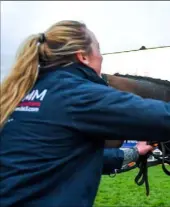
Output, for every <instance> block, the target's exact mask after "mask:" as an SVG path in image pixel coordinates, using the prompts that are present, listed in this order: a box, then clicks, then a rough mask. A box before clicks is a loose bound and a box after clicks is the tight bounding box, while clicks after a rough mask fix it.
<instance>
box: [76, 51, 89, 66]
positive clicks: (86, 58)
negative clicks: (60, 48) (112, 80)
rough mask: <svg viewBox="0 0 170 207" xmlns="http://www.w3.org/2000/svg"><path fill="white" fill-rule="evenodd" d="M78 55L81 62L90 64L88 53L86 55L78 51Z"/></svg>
mask: <svg viewBox="0 0 170 207" xmlns="http://www.w3.org/2000/svg"><path fill="white" fill-rule="evenodd" d="M76 57H77V59H78V60H79V61H80V62H81V63H83V64H85V65H88V64H89V57H88V56H87V55H85V54H84V53H83V52H81V51H80V52H77V53H76Z"/></svg>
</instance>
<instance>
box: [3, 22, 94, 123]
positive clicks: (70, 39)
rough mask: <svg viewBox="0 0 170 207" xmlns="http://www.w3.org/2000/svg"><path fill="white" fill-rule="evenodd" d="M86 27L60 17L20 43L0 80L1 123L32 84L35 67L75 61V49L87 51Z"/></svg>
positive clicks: (36, 75) (37, 68) (86, 52)
mask: <svg viewBox="0 0 170 207" xmlns="http://www.w3.org/2000/svg"><path fill="white" fill-rule="evenodd" d="M87 31H88V30H87V28H86V25H85V24H83V23H81V22H78V21H61V22H58V23H56V24H54V25H53V26H51V27H50V28H49V29H48V30H47V31H46V32H45V33H43V34H37V35H32V36H30V37H29V38H28V39H27V40H26V41H25V43H23V44H22V45H21V47H20V48H19V51H18V54H17V57H16V62H15V64H14V65H13V67H12V70H11V73H10V74H9V76H8V77H7V79H5V80H4V81H3V82H2V84H1V100H0V107H1V112H0V113H1V120H0V126H1V127H2V126H3V125H4V123H5V121H6V120H7V118H8V117H9V115H10V114H11V113H12V112H13V111H14V110H15V108H16V106H17V105H18V104H19V102H20V101H21V100H22V99H23V98H24V96H25V95H26V94H27V93H28V92H29V91H30V90H31V89H32V87H33V86H34V84H35V82H36V80H37V77H38V73H39V67H46V68H48V67H50V66H54V65H55V66H59V65H60V66H62V65H63V66H64V65H66V64H69V63H72V62H76V61H78V59H77V56H76V53H77V52H78V51H79V52H80V51H81V52H82V53H85V54H89V53H90V52H91V42H92V40H91V37H90V35H89V33H88V32H87Z"/></svg>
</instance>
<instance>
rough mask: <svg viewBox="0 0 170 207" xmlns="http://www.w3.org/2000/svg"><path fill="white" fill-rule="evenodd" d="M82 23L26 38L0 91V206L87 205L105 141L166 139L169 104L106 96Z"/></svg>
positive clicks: (94, 48) (113, 93)
mask: <svg viewBox="0 0 170 207" xmlns="http://www.w3.org/2000/svg"><path fill="white" fill-rule="evenodd" d="M101 64H102V56H101V54H100V49H99V44H98V42H97V40H96V38H95V36H94V34H93V33H92V32H91V31H90V30H89V29H88V28H87V27H86V26H85V25H84V24H82V23H80V22H76V21H62V22H59V23H57V24H55V25H53V26H52V27H50V28H49V29H48V30H47V31H46V32H45V33H44V34H38V35H34V36H31V37H30V38H29V39H28V40H27V41H26V42H25V44H24V46H23V48H22V49H21V50H20V52H19V53H18V56H17V60H16V63H15V65H14V66H13V70H12V72H11V74H10V75H9V77H8V78H7V79H6V80H5V81H4V82H3V84H2V86H1V88H2V91H1V94H2V97H1V127H2V131H1V134H0V135H1V149H0V153H1V207H2V206H3V207H4V206H5V207H7V206H8V207H9V206H17V207H19V206H24V207H37V206H38V207H39V206H43V207H47V206H48V207H57V206H65V207H66V206H69V207H70V206H74V207H76V206H88V207H89V206H92V205H93V202H94V198H95V196H96V192H97V189H98V186H99V181H100V177H101V173H102V166H103V150H104V142H105V140H122V141H123V139H124V137H126V139H130V140H144V141H145V140H146V137H148V134H149V138H150V140H167V139H169V137H170V104H167V103H164V102H161V101H154V100H150V99H146V100H144V99H142V98H140V97H138V96H135V95H132V94H129V93H124V92H120V91H118V90H114V89H112V88H110V87H108V86H107V85H106V83H105V82H104V81H103V80H102V78H101V77H100V73H101Z"/></svg>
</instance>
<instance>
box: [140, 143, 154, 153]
mask: <svg viewBox="0 0 170 207" xmlns="http://www.w3.org/2000/svg"><path fill="white" fill-rule="evenodd" d="M136 147H137V149H138V152H139V155H145V154H147V153H148V152H151V151H153V150H154V147H153V146H151V145H148V144H147V142H143V141H142V142H138V143H137V145H136Z"/></svg>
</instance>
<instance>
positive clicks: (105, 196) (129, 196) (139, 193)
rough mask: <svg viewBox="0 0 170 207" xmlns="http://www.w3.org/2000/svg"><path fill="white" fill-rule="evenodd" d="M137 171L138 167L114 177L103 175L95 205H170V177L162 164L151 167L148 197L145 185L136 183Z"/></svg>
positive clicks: (126, 206) (130, 206)
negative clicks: (165, 172)
mask: <svg viewBox="0 0 170 207" xmlns="http://www.w3.org/2000/svg"><path fill="white" fill-rule="evenodd" d="M168 169H170V168H169V166H168ZM137 172H138V169H135V170H131V171H129V172H126V173H122V174H117V175H116V177H114V178H111V177H109V176H103V177H102V180H101V183H100V187H99V191H98V194H97V197H96V201H95V204H94V207H100V206H101V207H170V177H169V176H167V175H165V174H164V172H163V171H162V168H161V166H156V167H150V168H149V184H150V195H149V196H148V197H147V196H146V195H145V186H144V185H142V186H140V187H139V186H137V185H136V184H135V183H134V178H135V176H136V175H137Z"/></svg>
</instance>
